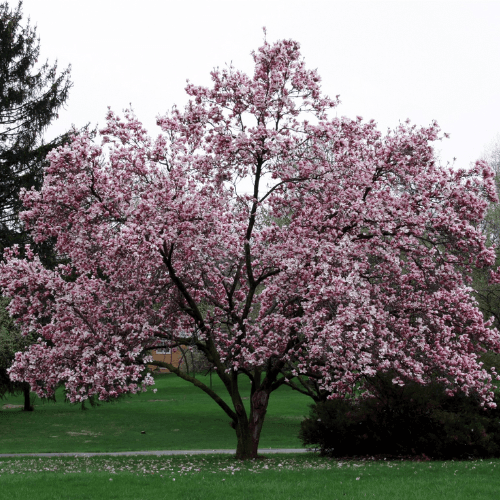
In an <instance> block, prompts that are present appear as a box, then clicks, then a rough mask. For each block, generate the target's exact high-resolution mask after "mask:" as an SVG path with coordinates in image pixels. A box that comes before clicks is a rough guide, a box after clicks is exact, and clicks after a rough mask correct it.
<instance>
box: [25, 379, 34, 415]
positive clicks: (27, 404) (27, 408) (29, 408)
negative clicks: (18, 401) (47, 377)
mask: <svg viewBox="0 0 500 500" xmlns="http://www.w3.org/2000/svg"><path fill="white" fill-rule="evenodd" d="M23 393H24V411H33V410H34V408H33V406H31V401H30V393H31V388H30V385H29V384H28V383H27V382H23Z"/></svg>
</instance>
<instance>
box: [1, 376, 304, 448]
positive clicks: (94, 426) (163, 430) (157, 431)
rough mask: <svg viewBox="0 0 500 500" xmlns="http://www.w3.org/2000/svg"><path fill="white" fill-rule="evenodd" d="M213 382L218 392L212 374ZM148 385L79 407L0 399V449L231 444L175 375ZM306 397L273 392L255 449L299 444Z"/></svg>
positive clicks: (219, 415)
mask: <svg viewBox="0 0 500 500" xmlns="http://www.w3.org/2000/svg"><path fill="white" fill-rule="evenodd" d="M205 382H206V383H207V384H209V380H208V377H206V380H205ZM213 386H214V388H217V389H220V391H218V392H219V393H220V394H223V386H222V382H221V381H220V380H219V379H218V378H216V377H213ZM155 387H156V389H157V392H156V393H153V392H152V390H151V389H149V390H148V392H146V393H142V394H138V395H132V396H130V397H124V398H122V399H119V400H118V401H116V402H112V403H104V404H102V405H101V406H99V407H94V408H91V407H89V408H88V409H87V410H85V411H82V410H81V407H80V406H79V405H71V404H69V403H65V402H64V401H63V396H62V392H59V393H58V394H57V398H56V399H57V402H56V403H53V402H42V401H41V400H37V401H35V411H33V412H24V411H22V409H21V408H10V409H5V408H6V406H7V405H22V398H21V397H18V398H13V397H10V398H8V399H4V400H1V401H0V408H2V407H3V408H4V409H3V410H2V411H0V453H34V452H91V451H95V452H103V451H139V450H193V449H215V448H236V436H235V432H234V430H233V429H232V428H231V427H230V426H229V421H230V420H229V417H227V416H226V415H225V413H224V412H223V411H222V410H221V409H220V408H219V406H218V405H216V404H215V403H214V402H213V400H212V399H211V398H210V397H209V396H207V395H206V394H205V393H203V392H202V391H201V390H199V389H197V388H196V387H194V386H193V385H192V384H189V383H188V382H185V381H183V380H182V379H180V378H178V377H177V376H175V375H163V376H160V377H158V378H157V379H156V386H155ZM247 392H248V393H247V394H245V397H248V395H249V390H248V391H247ZM311 402H312V400H311V399H310V398H307V397H305V396H303V395H301V394H299V393H297V392H295V391H292V390H290V389H289V388H287V387H282V388H280V389H279V390H278V391H276V392H274V393H273V394H272V395H271V398H270V404H269V410H268V413H267V415H266V420H265V423H264V428H263V431H262V437H261V447H264V448H271V447H272V448H302V443H301V442H300V441H299V439H298V437H297V435H298V431H299V427H300V422H301V420H302V419H303V417H304V416H305V415H306V414H307V413H308V412H309V405H310V404H311ZM245 403H248V399H247V400H245ZM141 431H145V434H141Z"/></svg>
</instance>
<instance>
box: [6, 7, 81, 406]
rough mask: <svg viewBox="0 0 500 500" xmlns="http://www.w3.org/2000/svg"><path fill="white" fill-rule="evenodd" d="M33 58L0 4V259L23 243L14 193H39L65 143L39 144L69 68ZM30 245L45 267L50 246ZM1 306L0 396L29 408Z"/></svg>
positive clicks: (21, 341) (18, 13)
mask: <svg viewBox="0 0 500 500" xmlns="http://www.w3.org/2000/svg"><path fill="white" fill-rule="evenodd" d="M39 57H40V41H39V39H38V38H37V35H36V29H35V28H32V27H31V26H30V24H29V21H28V22H27V23H26V25H25V26H24V25H23V23H22V2H19V3H18V5H17V7H15V8H14V9H11V8H10V7H9V4H8V3H7V2H3V3H2V4H0V258H1V256H2V254H3V250H4V249H5V248H7V247H10V246H11V245H13V244H23V243H26V242H28V241H29V236H28V234H27V232H26V231H24V229H23V227H22V225H21V223H20V221H19V217H18V216H19V210H20V209H21V201H20V200H19V193H20V191H21V189H29V188H31V187H35V188H36V189H40V187H41V185H42V180H43V166H44V164H45V162H46V161H45V157H46V155H47V153H48V152H49V151H50V150H51V149H53V148H54V147H56V146H58V145H60V144H62V143H63V142H64V141H65V140H67V139H68V137H67V136H61V137H58V138H56V139H54V140H53V141H51V142H49V143H45V142H44V141H43V133H44V131H45V129H46V128H47V127H48V125H50V123H51V122H52V121H53V120H54V119H55V118H57V113H58V110H59V109H60V108H61V106H63V105H64V103H65V102H66V100H67V98H68V91H69V89H70V87H71V82H70V80H69V74H70V68H67V69H66V70H64V71H62V72H60V73H59V72H58V71H57V64H54V65H52V66H50V65H49V64H48V62H46V63H44V64H41V65H38V64H37V63H38V59H39ZM36 247H37V251H38V253H39V254H40V255H41V257H42V258H43V260H44V263H45V264H47V265H50V263H51V260H52V258H53V254H52V252H51V242H50V241H46V242H44V243H42V244H41V245H36ZM7 303H8V300H6V299H4V298H0V327H1V333H0V394H2V395H3V394H5V392H19V391H22V392H24V396H25V409H29V408H30V404H29V384H26V383H23V382H12V381H10V380H9V378H8V375H7V371H6V369H7V368H8V367H9V366H10V363H11V362H12V360H13V359H14V354H15V352H16V351H17V350H22V349H24V348H25V347H26V346H27V345H28V344H29V339H28V338H25V337H23V336H22V335H21V333H20V331H19V329H17V328H15V327H14V325H13V322H12V321H11V320H8V319H7V317H8V315H7V312H6V310H5V306H6V304H7Z"/></svg>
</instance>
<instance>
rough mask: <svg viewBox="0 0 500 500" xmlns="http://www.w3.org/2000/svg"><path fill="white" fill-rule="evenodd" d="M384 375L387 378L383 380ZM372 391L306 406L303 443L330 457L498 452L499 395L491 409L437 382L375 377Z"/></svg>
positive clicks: (466, 455) (460, 455) (454, 455)
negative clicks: (401, 384) (364, 395)
mask: <svg viewBox="0 0 500 500" xmlns="http://www.w3.org/2000/svg"><path fill="white" fill-rule="evenodd" d="M387 380H389V383H387ZM377 383H379V384H380V387H379V390H377V392H376V394H377V397H372V398H368V399H357V400H340V399H336V400H329V401H325V402H321V403H318V404H315V405H312V407H311V413H310V416H309V418H306V419H305V420H304V421H303V422H302V424H301V430H300V438H301V440H302V442H303V443H304V445H305V446H313V447H316V448H319V449H320V451H321V453H322V454H323V455H329V456H332V457H341V456H352V455H379V454H384V455H422V454H424V455H426V456H428V457H432V458H435V459H451V458H469V457H483V458H485V457H499V456H500V396H499V395H498V394H497V395H496V396H495V402H496V404H497V405H498V408H497V409H484V408H482V407H481V406H480V404H479V400H478V398H477V397H474V396H470V397H467V396H465V395H464V394H461V393H459V394H457V395H455V396H447V395H446V394H445V391H444V389H443V387H442V386H441V385H440V384H437V383H435V384H431V385H430V386H425V387H422V386H419V385H418V384H414V383H409V384H407V385H406V386H405V387H404V388H401V387H398V386H393V385H392V383H390V378H389V377H385V378H384V379H382V380H379V381H378V382H377Z"/></svg>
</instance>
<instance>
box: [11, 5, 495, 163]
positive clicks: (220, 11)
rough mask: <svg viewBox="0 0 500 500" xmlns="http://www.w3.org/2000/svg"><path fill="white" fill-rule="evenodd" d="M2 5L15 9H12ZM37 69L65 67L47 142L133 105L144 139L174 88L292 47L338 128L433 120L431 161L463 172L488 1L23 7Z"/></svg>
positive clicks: (488, 117)
mask: <svg viewBox="0 0 500 500" xmlns="http://www.w3.org/2000/svg"><path fill="white" fill-rule="evenodd" d="M10 3H11V5H12V6H13V5H14V0H12V1H11V2H10ZM23 13H24V18H27V17H28V16H29V17H30V18H31V22H32V24H34V25H37V32H38V35H39V37H40V41H41V50H42V58H43V59H44V60H45V59H48V60H49V62H53V61H54V60H56V59H57V60H58V61H59V67H60V68H64V67H66V66H67V65H68V64H71V65H72V81H73V83H74V87H73V88H72V90H71V95H70V98H69V101H68V103H67V106H66V109H65V110H64V111H63V112H61V113H60V118H59V120H58V121H57V123H56V124H55V125H54V126H53V127H52V128H51V129H49V131H48V132H47V138H48V139H49V138H51V137H50V136H53V135H55V134H57V133H62V132H64V131H65V130H68V129H69V128H70V127H71V125H72V124H75V125H76V126H77V127H81V126H83V125H85V124H86V123H89V122H90V123H91V124H92V125H96V124H98V125H99V126H101V125H103V124H104V116H105V113H106V110H107V106H111V107H112V109H113V110H114V111H117V112H121V111H122V110H123V109H124V108H126V107H128V106H129V105H130V104H132V107H133V108H134V110H135V112H136V115H137V116H138V117H139V119H141V120H142V121H143V123H144V124H145V125H146V127H147V129H148V130H149V132H150V134H151V135H157V133H158V131H159V129H158V128H157V127H156V125H155V117H156V116H157V115H158V114H163V113H165V112H166V111H167V110H169V109H170V108H171V106H172V105H173V104H177V105H179V106H182V105H184V104H185V102H186V95H185V92H184V87H185V82H186V79H187V78H189V80H190V81H191V82H193V83H194V84H201V85H208V84H209V83H210V75H209V73H210V71H211V70H212V69H213V68H214V67H216V66H221V67H222V66H224V64H225V63H230V62H232V63H233V65H234V66H235V67H237V68H239V69H242V70H245V71H246V72H247V73H249V74H252V72H253V61H252V58H251V56H250V52H251V51H252V50H254V49H257V48H258V47H259V46H260V45H261V44H262V40H263V33H262V27H263V26H266V27H267V39H268V41H269V42H272V41H275V40H278V39H283V38H292V39H295V40H297V41H299V42H300V44H301V48H302V54H303V56H304V57H305V60H306V65H307V66H308V67H309V68H317V69H318V72H319V74H320V75H321V77H322V86H323V90H324V92H325V93H326V94H327V95H330V96H331V97H334V96H335V95H337V94H340V99H341V101H342V104H341V106H340V107H339V108H338V109H337V114H338V115H339V116H340V115H346V116H349V117H355V116H356V115H361V116H363V117H364V118H365V119H372V118H373V119H375V120H376V121H377V122H378V124H379V126H380V128H381V129H382V130H385V129H386V128H387V127H391V128H392V127H395V126H397V124H398V122H399V121H403V120H405V119H406V118H410V120H411V121H412V122H414V123H416V124H418V125H428V124H429V123H430V122H431V121H432V120H434V119H435V120H437V121H438V123H439V124H440V126H441V128H442V130H443V131H444V132H448V133H450V134H451V138H450V139H449V140H446V141H444V142H442V143H440V144H439V148H440V149H441V160H442V161H443V162H446V161H451V160H453V158H454V157H456V158H457V160H456V165H457V166H463V167H465V166H468V165H469V163H470V162H472V161H475V160H476V159H478V158H479V157H480V156H481V154H482V153H483V152H484V150H485V147H486V146H487V145H488V143H490V142H491V141H492V140H493V139H494V138H495V137H496V136H497V134H498V133H499V132H500V1H490V2H484V1H464V2H461V1H455V0H450V1H437V0H436V1H405V0H399V1H389V2H388V1H378V0H372V1H363V2H361V1H355V0H351V1H334V0H329V1H322V0H309V1H302V0H286V1H281V0H267V1H260V0H252V1H246V0H225V1H222V0H194V1H183V0H176V1H171V0H141V1H139V0H134V1H131V0H85V1H83V0H79V1H77V0H24V2H23Z"/></svg>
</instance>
